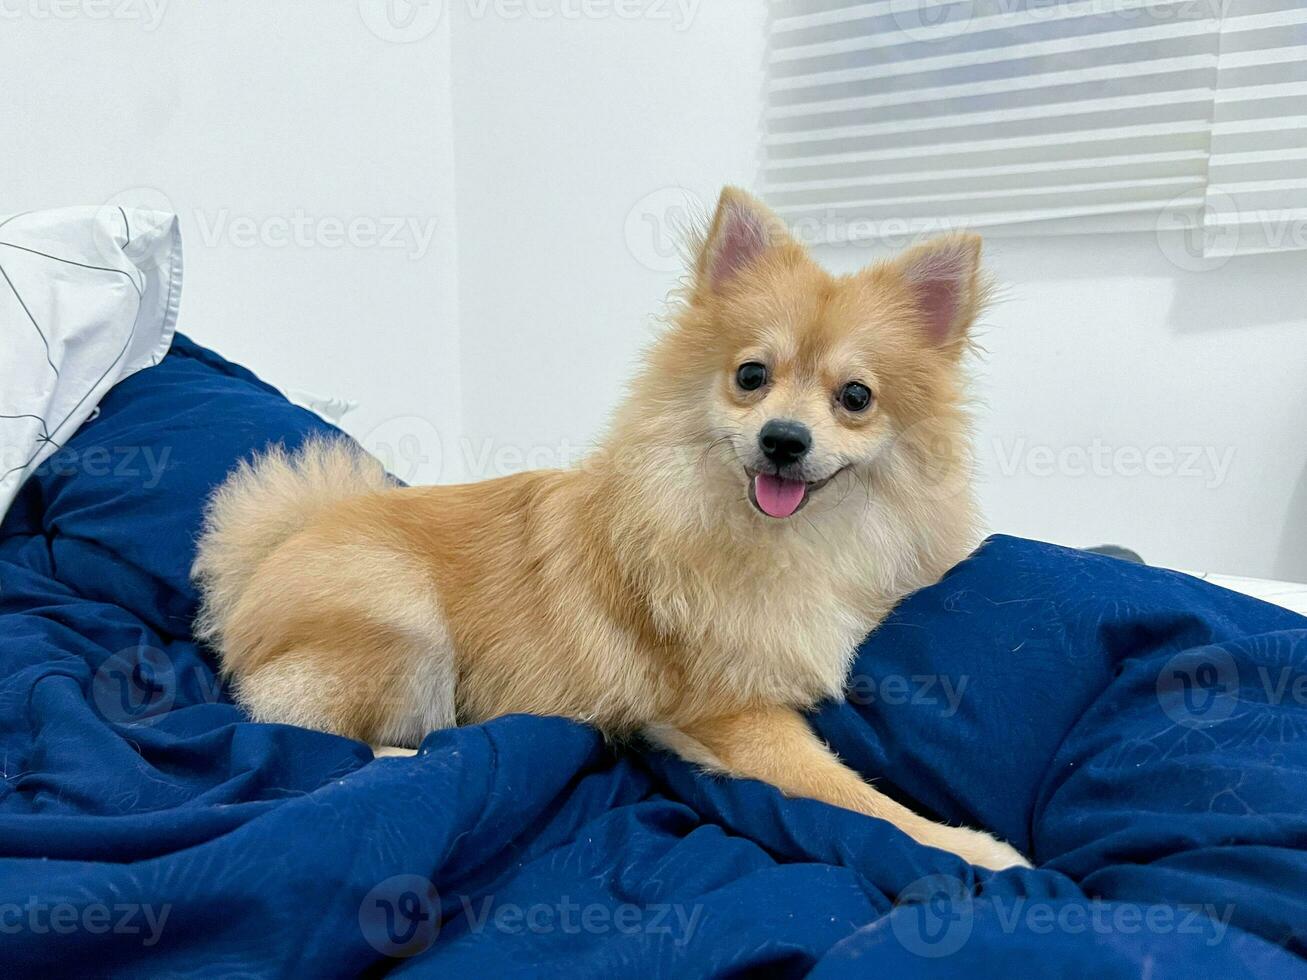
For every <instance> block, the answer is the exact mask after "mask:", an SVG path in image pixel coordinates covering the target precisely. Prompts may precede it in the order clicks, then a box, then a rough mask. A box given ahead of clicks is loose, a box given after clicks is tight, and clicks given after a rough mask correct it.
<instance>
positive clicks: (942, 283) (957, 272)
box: [890, 233, 987, 347]
mask: <svg viewBox="0 0 1307 980" xmlns="http://www.w3.org/2000/svg"><path fill="white" fill-rule="evenodd" d="M980 245H981V242H980V236H979V235H973V234H969V233H960V234H954V235H946V236H944V237H942V238H936V239H933V240H931V241H928V242H925V243H923V244H921V245H917V246H915V247H913V248H910V249H908V250H907V251H906V252H904V253H903V254H902V255H900V256H899V257H898V258H896V259H894V261H893V262H891V263H890V265H891V268H892V269H893V270H894V271H895V272H897V273H898V275H899V276H900V277H901V278H902V280H903V282H904V284H905V285H906V286H907V287H908V290H909V291H910V293H911V295H912V298H913V302H914V303H915V304H916V306H917V308H918V310H919V311H920V313H921V318H922V325H923V329H924V330H925V334H926V336H925V340H926V342H927V343H928V344H930V345H931V346H933V347H951V346H953V345H955V344H956V343H957V342H958V341H960V340H962V339H963V338H964V337H965V336H966V333H967V330H968V329H969V328H970V327H971V324H972V323H973V322H974V321H975V319H976V317H977V316H978V315H979V314H980V311H981V309H982V308H983V306H984V303H985V297H986V293H987V289H986V281H985V277H984V275H983V274H982V273H981V269H980Z"/></svg>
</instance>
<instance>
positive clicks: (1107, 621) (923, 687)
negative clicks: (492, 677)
mask: <svg viewBox="0 0 1307 980" xmlns="http://www.w3.org/2000/svg"><path fill="white" fill-rule="evenodd" d="M323 427H324V424H323V423H322V422H321V421H320V420H318V419H317V418H316V417H314V416H312V415H310V414H309V413H307V412H304V411H302V410H300V409H297V408H294V407H292V406H291V405H289V404H288V403H286V402H285V401H284V400H283V399H282V398H281V397H280V396H279V395H278V394H276V392H274V391H273V390H272V389H270V388H268V387H267V386H265V385H263V384H262V383H260V382H259V381H258V380H257V379H256V378H254V377H253V376H252V375H250V374H249V373H248V372H246V371H245V370H243V369H241V368H239V367H235V366H233V365H231V364H229V363H227V362H225V361H223V360H222V359H221V358H219V357H217V356H215V355H214V354H212V353H210V352H208V351H206V350H204V349H202V348H200V347H197V346H196V345H194V344H193V343H191V342H190V341H188V340H186V339H185V338H178V341H177V343H176V345H175V346H174V349H173V352H172V353H171V354H170V355H169V356H168V357H167V358H166V359H165V360H164V361H163V363H162V364H160V365H159V366H158V367H156V368H152V369H150V370H147V371H144V372H142V373H140V374H138V375H136V376H134V377H132V378H131V379H129V380H127V381H126V382H124V383H122V384H120V385H119V386H118V387H117V388H116V389H115V390H114V391H113V392H111V393H110V395H109V396H108V397H107V398H106V399H105V400H104V402H103V404H102V405H101V411H100V413H99V415H98V417H97V418H95V419H94V420H93V421H91V422H89V423H88V424H86V425H85V426H84V427H83V428H82V430H81V431H80V432H79V433H78V434H77V435H76V437H75V438H73V439H72V441H71V442H70V443H69V444H68V445H67V446H66V447H64V448H63V449H62V450H61V451H60V452H59V453H58V454H56V456H55V457H53V458H52V459H51V460H50V461H49V462H47V463H46V464H45V465H44V466H42V468H41V470H40V472H39V473H37V474H36V475H35V476H34V477H33V478H32V479H31V480H30V481H29V482H28V483H27V485H26V487H25V489H24V490H23V492H22V494H21V495H20V498H19V499H18V501H17V503H16V504H15V506H14V508H13V509H12V510H11V511H10V513H9V514H8V516H7V517H6V519H5V521H4V524H3V526H2V527H0V766H2V768H3V780H0V971H2V972H3V974H4V975H5V976H10V975H14V974H15V973H20V972H25V971H31V972H39V971H43V970H48V969H49V968H50V967H52V966H58V967H62V968H64V969H66V970H68V971H70V972H71V971H73V970H76V971H78V972H80V973H82V974H83V975H85V974H88V973H89V974H92V975H98V974H113V975H140V974H141V973H142V972H143V971H148V972H153V973H168V974H175V973H182V972H192V971H199V970H202V969H207V970H209V971H212V972H214V973H220V974H222V975H241V976H263V975H273V974H288V973H296V974H302V975H307V976H326V975H351V974H357V973H359V972H364V971H367V972H380V971H385V970H394V971H395V972H397V973H409V974H414V975H418V974H424V975H425V974H429V975H432V976H444V977H456V976H495V975H504V974H523V975H539V974H542V973H559V974H565V975H567V976H569V977H573V978H576V977H585V976H607V977H613V976H627V975H658V976H667V977H684V976H695V975H708V974H730V973H738V972H742V971H748V970H766V971H768V973H769V974H776V975H789V974H800V973H806V972H814V973H815V974H816V975H817V976H827V977H833V976H842V975H855V974H856V975H866V974H870V975H876V976H886V977H898V976H911V977H918V976H950V977H951V976H959V977H968V978H975V977H1001V978H1004V980H1010V978H1012V977H1017V976H1030V975H1032V973H1038V974H1039V975H1050V976H1051V975H1058V976H1092V977H1097V978H1101V977H1118V976H1119V977H1135V976H1141V977H1150V978H1163V977H1185V978H1190V977H1235V976H1244V975H1252V976H1264V977H1288V976H1298V975H1305V976H1307V964H1305V963H1304V957H1307V620H1304V619H1303V618H1302V617H1299V616H1296V615H1294V614H1292V613H1289V612H1287V611H1284V610H1281V609H1279V608H1276V607H1273V606H1269V605H1265V604H1263V603H1260V602H1257V601H1255V600H1252V599H1249V598H1246V597H1243V596H1239V595H1235V594H1233V593H1230V592H1227V591H1224V590H1222V589H1219V588H1215V587H1212V586H1208V585H1206V584H1203V583H1201V582H1198V581H1196V580H1194V579H1192V578H1188V577H1186V576H1184V575H1179V574H1175V573H1171V572H1166V571H1161V570H1157V569H1152V568H1145V567H1140V566H1134V565H1130V564H1125V563H1122V562H1118V561H1115V560H1112V559H1108V558H1101V557H1096V556H1091V555H1086V554H1083V553H1079V552H1075V551H1069V550H1066V549H1062V548H1056V547H1052V546H1050V545H1046V544H1040V543H1037V542H1033V541H1024V540H1019V539H1015V538H1010V537H995V538H991V539H990V540H989V541H988V542H987V543H986V544H985V545H984V546H983V547H982V548H981V549H980V550H979V552H978V553H977V554H976V555H975V556H974V557H972V558H971V559H969V560H968V561H966V562H964V563H963V564H962V565H960V566H959V567H958V568H956V569H954V570H953V572H951V573H950V574H949V575H948V577H947V578H946V579H945V580H944V581H943V582H941V583H940V584H939V585H937V586H935V587H933V588H930V589H926V590H924V591H923V592H920V593H918V594H917V595H914V596H912V597H911V598H910V599H908V600H907V601H906V602H905V603H903V605H902V606H901V608H900V609H899V610H898V611H897V612H896V613H895V614H894V615H893V616H892V617H891V618H890V620H889V621H888V622H886V623H885V624H884V625H883V626H882V627H881V628H880V629H879V630H877V631H876V632H875V634H874V635H872V636H871V637H870V638H869V639H868V640H867V641H866V642H865V644H864V645H863V647H862V649H861V651H860V655H859V658H858V661H857V664H856V667H855V669H854V674H853V677H852V678H851V681H850V687H849V699H848V701H847V702H846V703H841V704H833V705H830V706H829V707H827V708H825V709H824V710H823V711H821V712H820V713H818V714H817V715H816V716H815V717H814V718H813V723H814V725H816V727H817V728H818V729H819V730H820V732H821V734H822V735H823V736H824V737H825V738H826V739H827V740H828V741H829V742H830V743H831V744H832V745H833V746H834V747H835V748H836V749H837V750H838V751H839V752H840V754H841V755H842V756H843V757H844V758H845V759H846V760H848V761H849V762H850V763H851V764H852V765H853V766H855V767H856V768H858V769H859V770H860V771H862V772H863V773H865V774H866V775H867V776H868V777H870V778H875V779H877V780H878V784H879V785H880V786H881V787H883V788H884V789H885V790H886V791H888V792H891V793H893V794H894V795H896V796H898V797H899V798H901V799H903V800H905V801H906V802H909V803H910V804H911V805H912V806H914V807H917V808H919V809H920V810H922V811H924V812H928V813H932V814H934V815H937V816H938V817H940V818H942V819H946V820H950V821H965V822H966V823H969V824H973V825H983V826H985V827H988V828H991V829H992V830H994V831H995V832H996V833H998V834H999V835H1001V836H1002V837H1004V838H1006V839H1008V840H1010V841H1012V842H1013V843H1014V844H1016V846H1018V847H1019V848H1021V849H1022V850H1023V851H1024V852H1026V853H1028V854H1031V855H1033V857H1034V860H1035V861H1036V863H1037V865H1038V868H1037V870H1031V871H1025V870H1015V871H1009V872H1005V873H1001V874H990V873H986V872H982V871H978V870H976V869H974V868H971V867H968V866H966V865H964V864H962V863H961V862H960V861H958V860H957V859H955V858H953V857H951V856H949V855H947V854H944V853H941V852H938V851H934V850H930V849H928V848H924V847H921V846H918V845H916V844H914V843H913V842H912V841H910V840H909V839H907V838H906V837H905V836H904V835H903V834H901V833H900V832H898V831H897V830H895V829H894V828H893V827H891V826H889V825H888V824H885V823H883V822H880V821H876V820H872V819H869V818H866V817H862V816H858V815H856V814H853V813H849V812H845V811H842V810H838V809H835V808H832V807H828V806H825V805H823V804H820V803H816V802H812V801H808V800H787V799H783V798H782V797H781V796H780V795H779V794H777V793H776V792H775V791H773V790H772V789H771V788H769V787H768V786H765V785H762V784H759V783H754V782H746V781H738V782H735V781H723V780H719V779H715V778H708V777H705V776H703V775H700V774H698V773H696V772H695V771H694V770H693V769H692V768H690V767H687V766H686V765H684V764H682V763H680V762H678V761H676V760H674V759H671V758H669V757H667V756H665V755H662V754H659V753H657V752H654V751H650V750H644V749H641V748H640V747H638V746H636V747H627V748H618V747H614V746H612V745H608V744H605V742H604V741H603V739H601V738H600V737H599V736H598V735H597V734H596V733H595V732H594V731H592V730H590V729H588V728H585V727H582V726H580V725H576V724H572V723H569V722H566V721H562V720H558V719H552V718H531V717H509V718H503V719H500V720H498V721H495V722H492V723H490V724H487V725H480V726H476V727H472V728H463V729H458V730H454V731H444V732H436V733H434V734H432V735H430V736H429V737H428V738H427V740H426V741H425V743H424V744H423V746H422V749H421V751H420V754H419V755H418V756H416V757H414V758H403V759H382V760H377V761H373V760H372V755H371V752H370V751H369V750H368V748H367V747H366V746H364V745H361V744H358V743H355V742H351V741H348V740H346V739H342V738H337V737H334V736H330V735H324V734H321V733H316V732H310V731H304V730H300V729H295V728H289V727H282V726H276V725H257V724H252V723H250V722H248V721H247V720H245V718H244V717H242V715H241V712H240V711H239V710H238V709H237V708H235V707H234V706H233V705H232V704H231V703H230V701H229V699H228V697H227V692H226V691H225V690H224V689H223V686H222V684H221V683H219V682H218V681H217V680H216V679H215V675H214V671H213V661H212V659H211V657H210V656H209V655H208V654H207V653H206V652H205V651H203V650H201V649H198V648H197V647H196V645H195V643H194V642H193V641H192V639H191V635H190V623H191V617H192V615H193V613H194V610H195V594H194V591H193V589H192V588H191V586H190V584H189V582H188V577H187V568H188V566H189V564H190V561H191V557H192V548H193V541H194V536H195V532H196V527H197V524H198V520H199V513H200V508H201V504H202V501H203V499H204V497H205V494H206V492H207V491H208V490H209V489H210V488H211V487H212V486H213V485H214V484H216V483H217V482H218V481H219V480H220V479H221V478H222V477H223V475H224V474H225V472H226V471H227V470H228V468H229V467H230V466H231V465H232V463H233V462H234V461H236V460H237V459H239V458H240V457H242V456H244V455H246V454H248V453H250V452H251V451H253V450H255V449H256V448H259V447H262V446H263V445H265V444H266V443H268V442H270V441H276V440H284V441H286V442H288V443H294V442H296V441H298V440H299V439H301V438H302V437H303V436H304V435H305V434H306V433H309V432H312V431H315V430H321V429H322V428H323Z"/></svg>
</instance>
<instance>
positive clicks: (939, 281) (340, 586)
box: [194, 188, 1024, 868]
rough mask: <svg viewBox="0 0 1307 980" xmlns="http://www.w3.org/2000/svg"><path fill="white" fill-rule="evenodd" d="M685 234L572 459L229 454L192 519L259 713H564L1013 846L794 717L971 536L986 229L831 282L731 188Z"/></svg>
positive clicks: (952, 842) (421, 728)
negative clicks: (525, 468) (970, 375)
mask: <svg viewBox="0 0 1307 980" xmlns="http://www.w3.org/2000/svg"><path fill="white" fill-rule="evenodd" d="M695 253H696V257H695V262H694V268H693V270H692V275H691V281H690V282H689V283H688V284H687V286H686V289H685V291H684V294H683V295H682V296H681V301H680V303H679V307H678V310H677V312H676V314H675V318H674V319H675V322H674V323H673V324H672V325H671V327H670V329H668V330H667V331H666V332H665V334H664V335H663V336H662V338H661V339H660V340H659V341H658V342H657V344H656V345H655V346H654V348H653V350H652V351H651V352H650V354H649V356H648V358H647V360H646V363H645V366H644V369H643V371H642V372H641V373H640V375H639V377H638V378H637V379H636V381H635V383H634V385H633V386H632V389H631V392H630V395H629V397H628V398H627V399H626V401H625V404H624V405H623V406H622V408H621V409H620V411H619V412H618V414H617V417H616V419H615V421H614V424H613V426H612V428H611V432H610V433H609V435H608V437H607V439H606V441H605V443H604V444H603V447H602V448H601V449H600V451H599V452H597V453H596V454H595V455H594V457H593V458H591V459H590V460H588V461H587V462H586V464H585V465H584V466H583V467H581V468H579V469H576V470H568V471H541V472H531V473H523V474H520V475H517V476H512V477H507V478H504V479H498V480H489V481H486V482H483V483H477V484H468V485H463V486H445V487H414V488H409V489H398V488H395V487H393V486H392V485H391V484H390V483H389V482H388V480H387V478H386V476H385V474H384V472H383V470H382V468H381V466H380V465H379V464H378V463H377V462H376V461H375V460H373V459H372V458H371V457H369V456H367V455H366V454H364V453H363V452H361V451H360V450H359V449H357V448H356V447H355V446H354V445H353V444H352V443H348V442H345V441H334V442H333V441H327V442H323V441H319V442H314V443H310V444H309V445H307V446H306V447H304V448H303V449H301V450H300V451H299V452H298V453H296V454H294V455H289V454H287V453H285V452H283V451H280V450H278V449H273V450H271V451H270V452H268V453H267V454H266V455H263V456H262V457H260V458H259V459H257V460H256V461H255V462H254V463H253V464H252V465H250V464H246V465H242V466H241V467H240V469H238V470H237V471H236V472H234V473H233V474H232V475H231V477H230V478H229V479H228V481H227V482H226V483H225V484H224V485H223V486H222V487H221V488H220V489H219V490H218V491H217V493H216V494H215V495H214V497H213V500H212V502H211V504H210V507H209V511H208V515H207V523H206V526H205V529H204V532H203V536H202V538H201V540H200V546H199V554H198V557H197V559H196V563H195V569H194V573H195V576H196V578H197V580H198V582H199V584H200V586H201V589H202V593H203V600H204V605H203V609H202V614H201V617H200V621H199V632H200V634H201V635H202V636H203V637H204V638H205V639H207V640H208V641H210V642H211V643H212V644H213V645H214V646H215V647H216V648H217V649H218V650H219V651H220V652H221V655H222V663H223V668H224V670H225V671H226V673H227V674H228V675H230V677H231V678H232V679H233V680H234V684H235V692H236V696H237V698H238V700H239V701H240V703H241V704H242V705H243V706H244V707H245V708H246V709H247V710H248V711H249V713H250V714H251V715H252V716H253V717H254V718H255V719H257V720H260V721H271V722H286V723H289V724H295V725H303V726H307V727H310V728H316V729H322V730H325V731H330V732H337V733H340V734H342V735H347V736H350V737H353V738H358V739H363V740H366V741H369V742H372V743H393V744H401V745H416V744H417V742H418V741H419V740H420V739H421V738H422V737H423V736H424V735H425V734H426V733H427V732H428V731H430V730H432V729H435V728H440V727H445V726H450V725H455V724H459V723H475V722H480V721H484V720H486V719H488V718H493V717H495V716H497V715H503V714H508V713H511V712H528V713H533V714H549V715H565V716H567V717H570V718H575V719H577V720H579V721H583V722H589V723H591V724H594V725H596V726H598V727H599V728H600V729H602V730H603V731H604V732H606V733H608V734H609V735H612V736H614V737H624V736H630V735H635V734H644V735H645V736H647V737H649V738H651V739H653V740H654V741H656V742H657V743H659V744H661V745H663V746H665V747H667V748H669V749H671V750H672V751H674V752H676V753H678V754H680V755H681V756H683V757H684V758H686V759H689V760H691V761H693V762H695V763H697V764H700V765H702V766H705V767H707V768H709V769H712V770H715V771H718V772H722V773H727V774H730V775H732V776H745V777H754V778H756V779H762V780H766V781H768V782H770V783H773V784H774V785H776V786H777V787H779V788H780V789H781V790H782V791H783V792H785V793H788V794H791V795H796V796H808V797H815V798H817V799H819V800H825V801H826V802H829V803H833V804H835V805H837V806H842V807H847V808H849V809H852V810H857V811H860V812H862V813H866V814H870V815H871V816H874V817H880V818H883V819H885V820H889V821H890V822H892V823H893V824H895V825H896V826H897V827H899V828H900V829H902V830H904V831H905V832H907V833H908V834H909V835H911V836H912V837H914V838H915V839H916V840H918V841H921V842H922V843H924V844H929V845H932V846H934V847H940V848H944V849H946V850H949V851H953V852H955V853H956V854H959V855H961V856H962V857H964V858H965V859H967V860H968V861H971V862H974V863H976V864H981V865H985V866H987V867H994V868H997V867H1006V866H1009V865H1014V864H1023V863H1024V861H1023V860H1022V858H1021V856H1020V855H1019V854H1017V853H1016V852H1015V851H1014V850H1013V849H1012V848H1010V847H1009V846H1008V845H1006V844H1003V843H1001V842H999V841H997V840H995V839H994V838H992V837H990V836H989V835H987V834H984V833H982V832H979V831H974V830H969V829H966V828H960V827H947V826H943V825H940V824H937V823H934V822H932V821H929V820H926V819H925V818H923V817H921V816H919V815H917V814H915V813H913V812H912V811H910V810H908V809H906V808H905V807H903V806H901V805H900V804H898V803H895V802H893V801H892V800H890V799H888V798H887V797H885V796H884V795H882V794H881V793H879V792H877V791H876V790H875V789H873V788H872V787H871V786H869V785H868V784H867V783H866V782H864V781H863V780H862V779H861V778H860V777H859V776H858V775H857V774H856V773H854V772H853V771H852V770H850V769H848V768H847V767H845V766H844V765H843V764H842V763H840V761H839V760H838V759H837V758H836V757H835V756H834V755H833V754H832V753H831V751H830V750H829V749H828V748H827V747H826V745H825V744H823V743H822V742H821V741H820V740H819V739H818V738H817V737H816V736H815V735H814V734H813V733H812V731H811V730H810V729H809V727H808V725H807V723H806V722H805V721H804V719H803V716H802V715H801V714H800V711H802V710H803V709H805V708H809V707H811V706H813V705H814V704H816V703H817V702H819V701H821V700H822V699H825V698H837V697H840V696H841V693H842V689H843V686H844V680H845V674H846V672H847V670H848V668H849V665H850V662H851V658H852V654H853V651H854V648H855V647H856V646H857V645H858V643H859V641H860V640H861V639H862V638H863V637H864V636H865V635H866V634H867V632H868V631H869V630H871V629H872V628H873V627H875V626H876V624H877V623H879V622H880V621H881V620H882V619H883V618H884V616H885V615H886V613H887V612H889V610H890V609H891V608H892V607H893V606H894V605H895V603H897V602H898V601H899V600H900V599H901V598H902V597H903V596H904V595H906V594H907V593H909V592H911V591H913V590H914V589H917V588H920V587H921V586H924V585H927V584H930V583H932V582H934V581H936V580H937V579H938V578H939V576H940V575H941V574H942V573H943V572H944V571H945V570H947V569H948V568H949V567H950V566H952V565H953V564H955V563H956V562H958V561H959V560H960V559H962V558H963V557H965V556H966V555H967V554H968V552H969V551H970V550H971V549H972V548H973V546H974V545H975V543H976V541H977V533H976V521H975V516H974V509H973V504H972V499H971V495H970V489H969V457H968V454H967V450H966V446H967V425H966V419H965V416H964V414H963V411H962V407H961V404H960V403H961V397H962V377H961V369H960V364H959V362H960V360H961V358H962V356H963V354H964V353H965V352H966V350H967V347H968V340H967V330H968V328H969V326H970V325H971V323H972V320H973V319H974V318H975V316H976V313H977V311H978V309H979V307H980V304H981V302H982V300H983V279H982V277H981V275H980V271H979V257H980V240H979V239H978V238H976V237H975V236H967V235H961V236H952V237H947V238H943V239H940V240H937V241H935V242H931V243H928V244H925V245H922V246H918V247H916V248H913V249H911V250H910V251H908V252H906V253H904V254H903V255H902V256H900V257H899V258H898V259H896V260H894V261H891V262H888V263H883V264H878V265H874V266H872V267H870V268H868V269H866V270H864V271H862V272H859V273H857V274H856V275H851V276H843V277H833V276H831V275H828V274H827V273H826V272H824V271H823V270H822V269H820V268H819V267H818V266H817V265H816V264H815V263H814V262H813V261H812V259H811V258H810V257H809V256H808V254H807V252H806V250H805V249H804V248H803V247H802V246H800V245H799V244H798V243H797V242H795V241H794V240H793V239H792V238H791V237H790V236H789V234H788V233H787V232H786V230H785V229H784V227H783V225H782V224H781V223H780V222H779V220H778V219H777V218H776V217H775V216H774V215H772V214H771V213H770V212H769V211H767V210H766V208H764V207H763V206H762V205H761V204H759V203H758V202H757V201H755V200H753V199H752V198H750V197H749V196H748V195H746V194H744V193H743V192H741V191H738V190H735V189H733V188H727V189H726V190H725V191H724V192H723V193H722V196H721V200H720V202H719V204H718V206H717V211H716V214H715V215H714V217H713V219H712V222H711V225H710V227H709V228H708V230H707V232H706V234H704V235H703V236H702V241H700V242H698V243H697V247H696V248H695Z"/></svg>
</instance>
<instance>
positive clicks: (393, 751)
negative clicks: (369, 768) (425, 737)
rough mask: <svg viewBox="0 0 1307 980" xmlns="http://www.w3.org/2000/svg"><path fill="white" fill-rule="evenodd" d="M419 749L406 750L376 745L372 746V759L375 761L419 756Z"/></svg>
mask: <svg viewBox="0 0 1307 980" xmlns="http://www.w3.org/2000/svg"><path fill="white" fill-rule="evenodd" d="M417 754H418V750H417V749H405V748H401V747H400V746H398V745H374V746H372V757H373V758H374V759H389V758H394V757H395V756H410V755H417Z"/></svg>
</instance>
